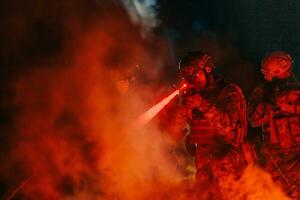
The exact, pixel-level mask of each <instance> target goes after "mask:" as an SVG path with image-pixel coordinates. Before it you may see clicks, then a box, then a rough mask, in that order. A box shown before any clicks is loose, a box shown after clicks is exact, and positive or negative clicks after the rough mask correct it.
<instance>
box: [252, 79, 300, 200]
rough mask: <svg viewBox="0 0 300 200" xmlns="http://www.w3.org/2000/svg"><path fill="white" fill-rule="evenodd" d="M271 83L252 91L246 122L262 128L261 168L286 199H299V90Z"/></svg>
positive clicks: (289, 85) (288, 84)
mask: <svg viewBox="0 0 300 200" xmlns="http://www.w3.org/2000/svg"><path fill="white" fill-rule="evenodd" d="M272 84H273V85H271V86H270V85H269V86H268V87H267V86H259V87H257V88H255V90H254V91H253V93H252V95H251V100H250V102H249V106H248V115H249V122H250V124H251V126H253V127H260V126H262V128H263V140H264V141H263V142H264V145H263V148H262V152H263V154H264V156H265V169H266V170H267V171H268V172H269V173H270V174H271V175H272V179H273V180H274V182H275V183H277V184H278V185H280V186H281V188H282V189H283V191H284V192H286V194H287V195H288V196H289V197H291V198H292V199H300V174H299V172H300V89H299V87H295V84H294V83H292V82H289V81H288V80H283V81H280V82H278V83H276V84H274V83H272ZM292 85H294V86H292Z"/></svg>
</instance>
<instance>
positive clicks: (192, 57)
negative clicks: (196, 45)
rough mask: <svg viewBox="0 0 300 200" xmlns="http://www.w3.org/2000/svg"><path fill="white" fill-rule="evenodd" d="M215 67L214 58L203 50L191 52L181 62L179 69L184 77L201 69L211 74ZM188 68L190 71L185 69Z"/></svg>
mask: <svg viewBox="0 0 300 200" xmlns="http://www.w3.org/2000/svg"><path fill="white" fill-rule="evenodd" d="M214 67H215V66H214V63H213V60H212V58H211V57H210V56H209V55H208V54H206V53H204V52H202V51H193V52H189V53H188V54H187V55H186V56H184V57H183V58H182V59H181V61H180V62H179V71H180V75H181V76H182V77H186V76H188V75H191V74H193V73H196V72H198V71H199V70H203V71H204V72H205V73H207V74H209V73H211V72H212V70H213V69H214ZM186 68H189V69H190V70H187V71H189V72H186V71H185V69H186Z"/></svg>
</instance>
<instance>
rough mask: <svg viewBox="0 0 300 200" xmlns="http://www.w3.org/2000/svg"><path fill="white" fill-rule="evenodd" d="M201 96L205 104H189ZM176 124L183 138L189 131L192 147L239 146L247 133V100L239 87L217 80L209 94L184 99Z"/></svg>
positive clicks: (209, 89) (207, 89)
mask: <svg viewBox="0 0 300 200" xmlns="http://www.w3.org/2000/svg"><path fill="white" fill-rule="evenodd" d="M199 96H201V97H202V98H200V99H199V101H201V102H198V103H196V104H195V105H186V104H185V100H186V99H191V98H199ZM196 102H197V100H196ZM174 121H175V123H174V124H173V129H175V131H177V132H178V131H180V132H181V134H182V132H183V131H181V130H182V129H183V127H187V129H188V130H189V133H190V138H189V139H190V142H191V143H197V144H216V145H218V144H219V143H227V144H231V145H237V146H238V145H240V144H241V143H242V142H243V139H244V136H245V134H246V131H247V130H246V129H247V124H246V121H247V120H246V103H245V99H244V96H243V94H242V92H241V90H240V88H239V87H238V86H236V85H234V84H228V83H226V82H224V79H223V78H222V77H217V78H216V79H215V81H214V83H212V84H210V85H209V86H208V87H207V88H206V90H204V91H201V92H198V93H196V92H191V93H190V94H188V95H183V96H182V103H181V105H180V106H179V109H178V110H177V114H176V115H175V120H174Z"/></svg>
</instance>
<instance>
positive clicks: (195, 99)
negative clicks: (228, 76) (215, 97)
mask: <svg viewBox="0 0 300 200" xmlns="http://www.w3.org/2000/svg"><path fill="white" fill-rule="evenodd" d="M182 105H183V106H186V107H188V108H190V109H193V108H199V107H201V106H202V105H203V97H202V96H201V95H200V94H194V95H190V96H185V97H184V98H183V101H182Z"/></svg>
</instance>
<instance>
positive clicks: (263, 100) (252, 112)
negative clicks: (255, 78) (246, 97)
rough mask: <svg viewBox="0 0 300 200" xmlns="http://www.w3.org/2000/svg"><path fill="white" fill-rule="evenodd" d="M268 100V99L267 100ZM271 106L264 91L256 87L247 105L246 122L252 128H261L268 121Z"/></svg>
mask: <svg viewBox="0 0 300 200" xmlns="http://www.w3.org/2000/svg"><path fill="white" fill-rule="evenodd" d="M269 100H270V99H269ZM270 110H271V104H270V103H268V99H267V96H266V94H265V91H264V89H263V88H261V87H257V88H255V89H254V91H253V92H252V94H251V98H250V102H249V104H248V111H247V112H248V113H247V114H248V121H249V123H250V125H251V126H252V127H259V126H262V125H263V124H264V123H266V122H267V121H268V120H269V116H270Z"/></svg>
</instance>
